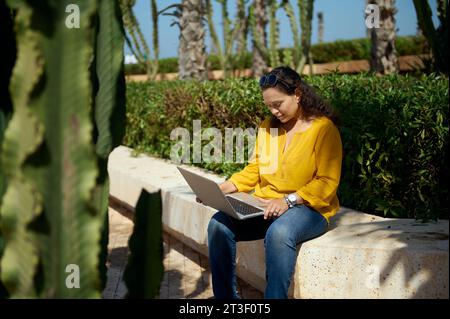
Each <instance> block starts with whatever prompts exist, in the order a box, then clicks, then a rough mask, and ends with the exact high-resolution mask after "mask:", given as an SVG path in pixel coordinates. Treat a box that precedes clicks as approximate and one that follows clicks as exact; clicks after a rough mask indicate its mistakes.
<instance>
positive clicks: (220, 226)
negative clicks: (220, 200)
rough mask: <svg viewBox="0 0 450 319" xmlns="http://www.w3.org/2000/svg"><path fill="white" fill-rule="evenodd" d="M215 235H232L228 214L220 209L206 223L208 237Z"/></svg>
mask: <svg viewBox="0 0 450 319" xmlns="http://www.w3.org/2000/svg"><path fill="white" fill-rule="evenodd" d="M217 235H233V232H232V231H231V229H230V225H229V220H228V216H227V215H226V214H225V213H223V212H221V211H219V212H217V213H215V214H214V215H213V217H212V218H211V220H210V221H209V224H208V237H210V238H211V237H215V236H217Z"/></svg>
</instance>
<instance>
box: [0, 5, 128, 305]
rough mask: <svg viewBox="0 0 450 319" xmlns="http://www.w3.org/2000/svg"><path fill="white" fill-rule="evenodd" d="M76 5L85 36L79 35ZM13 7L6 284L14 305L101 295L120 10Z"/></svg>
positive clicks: (119, 110) (117, 126) (3, 210)
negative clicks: (71, 281) (70, 14)
mask: <svg viewBox="0 0 450 319" xmlns="http://www.w3.org/2000/svg"><path fill="white" fill-rule="evenodd" d="M74 2H75V3H76V4H77V5H78V6H79V8H80V10H79V11H80V28H76V29H71V28H68V27H66V26H65V25H64V23H65V20H66V16H67V13H66V11H65V10H66V8H67V6H68V5H69V4H73V3H74ZM9 5H10V7H11V8H14V9H15V10H17V17H16V19H15V24H16V26H15V27H16V30H17V31H16V39H17V46H18V50H17V51H18V56H17V60H16V64H15V68H14V72H13V75H12V78H11V80H10V92H11V96H12V100H13V106H14V112H13V116H12V118H11V121H10V123H9V125H8V128H7V130H6V132H5V136H4V141H3V145H2V150H3V151H2V154H1V160H2V163H1V164H2V167H3V169H4V171H5V172H7V178H8V187H7V190H6V194H5V196H4V198H3V202H2V206H1V207H0V229H1V232H2V234H3V235H4V239H5V249H4V254H3V257H2V259H1V279H2V281H3V283H4V285H5V287H6V288H7V290H8V292H9V294H10V296H11V297H12V298H30V297H44V298H86V297H87V298H92V297H99V296H100V290H101V282H100V280H99V268H101V267H100V266H99V258H98V257H99V255H100V251H101V249H100V239H101V238H100V237H101V232H100V230H101V226H102V222H103V221H104V219H105V218H104V217H105V214H106V210H107V204H108V180H107V174H106V161H107V157H108V154H109V152H110V151H111V149H112V148H113V147H114V146H116V145H117V144H118V143H119V142H120V140H121V138H122V135H123V124H122V123H123V122H124V80H123V65H122V64H123V53H122V51H123V38H122V31H121V24H122V21H121V13H120V9H119V7H118V3H117V1H110V0H99V1H91V0H78V1H73V0H72V1H70V0H67V1H55V0H47V1H40V2H39V3H32V2H23V1H20V2H18V1H13V0H11V1H10V2H9ZM43 7H45V8H46V9H45V10H42V8H43ZM32 21H33V23H32ZM97 26H99V27H98V28H97ZM93 57H94V58H93ZM93 84H94V85H93ZM93 120H94V122H93ZM102 262H103V261H100V263H102ZM68 265H76V266H78V269H79V275H80V276H79V277H80V286H79V288H70V286H68V285H67V283H66V280H67V279H68V275H69V274H68V273H67V272H66V271H67V269H68V268H67V266H68Z"/></svg>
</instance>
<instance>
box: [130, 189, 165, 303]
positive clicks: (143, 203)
mask: <svg viewBox="0 0 450 319" xmlns="http://www.w3.org/2000/svg"><path fill="white" fill-rule="evenodd" d="M161 205H162V204H161V191H158V192H155V193H151V194H150V193H148V192H147V191H145V190H142V193H141V195H140V196H139V200H138V202H137V204H136V209H135V217H134V229H133V234H132V235H131V237H130V240H129V242H128V245H129V247H130V257H129V259H128V264H127V267H126V269H125V272H124V280H125V283H126V285H127V287H128V295H127V297H128V298H155V297H156V296H157V295H158V294H159V289H160V284H161V280H162V277H163V274H164V266H163V263H162V258H163V244H162V220H161V218H162V215H161V211H162V206H161Z"/></svg>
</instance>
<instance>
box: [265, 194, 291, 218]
mask: <svg viewBox="0 0 450 319" xmlns="http://www.w3.org/2000/svg"><path fill="white" fill-rule="evenodd" d="M258 200H259V201H260V202H261V203H262V205H263V206H265V207H266V209H265V210H264V219H267V218H271V217H280V216H281V215H282V214H283V213H284V212H285V211H287V210H288V208H289V206H288V204H287V203H286V201H285V199H284V198H277V199H264V198H258Z"/></svg>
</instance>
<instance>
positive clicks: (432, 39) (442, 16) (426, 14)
mask: <svg viewBox="0 0 450 319" xmlns="http://www.w3.org/2000/svg"><path fill="white" fill-rule="evenodd" d="M448 2H449V1H448V0H437V10H438V18H439V22H440V25H439V27H438V28H437V29H436V28H435V27H434V24H433V19H432V11H431V8H430V5H429V4H428V1H425V0H413V3H414V7H415V9H416V15H417V21H418V22H419V26H420V29H421V30H422V33H423V35H424V36H425V38H426V39H427V42H428V44H429V45H430V47H431V51H432V53H433V58H434V63H435V67H436V70H437V71H439V72H442V73H444V74H447V75H448V74H449V63H448V59H447V55H448V49H449V47H448V46H449V41H448V38H449V17H448Z"/></svg>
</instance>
